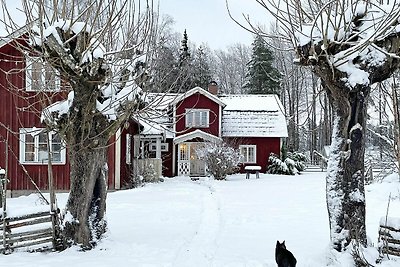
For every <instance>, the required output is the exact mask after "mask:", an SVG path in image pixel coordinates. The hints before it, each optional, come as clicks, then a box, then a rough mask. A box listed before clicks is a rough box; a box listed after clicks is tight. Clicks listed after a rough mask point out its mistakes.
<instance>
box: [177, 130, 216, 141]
mask: <svg viewBox="0 0 400 267" xmlns="http://www.w3.org/2000/svg"><path fill="white" fill-rule="evenodd" d="M193 138H201V139H204V140H206V141H210V142H216V143H220V142H222V139H221V138H220V137H218V136H215V135H212V134H209V133H206V132H203V131H202V130H199V129H197V130H195V131H193V132H190V133H187V134H183V135H180V136H178V137H175V138H174V144H178V143H182V142H185V141H187V140H190V139H193Z"/></svg>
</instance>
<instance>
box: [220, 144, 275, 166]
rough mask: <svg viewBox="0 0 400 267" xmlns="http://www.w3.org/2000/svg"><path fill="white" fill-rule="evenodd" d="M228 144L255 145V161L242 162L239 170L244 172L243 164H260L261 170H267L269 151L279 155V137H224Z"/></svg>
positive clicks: (236, 145) (237, 145)
mask: <svg viewBox="0 0 400 267" xmlns="http://www.w3.org/2000/svg"><path fill="white" fill-rule="evenodd" d="M224 141H226V142H227V143H229V144H233V145H234V146H235V147H239V145H256V146H257V147H256V163H254V164H249V163H246V164H242V166H241V170H240V171H241V172H242V173H243V172H244V167H245V166H261V172H266V171H267V166H268V157H269V155H270V154H271V153H274V154H276V155H280V154H281V153H280V138H279V137H240V138H232V137H229V138H224Z"/></svg>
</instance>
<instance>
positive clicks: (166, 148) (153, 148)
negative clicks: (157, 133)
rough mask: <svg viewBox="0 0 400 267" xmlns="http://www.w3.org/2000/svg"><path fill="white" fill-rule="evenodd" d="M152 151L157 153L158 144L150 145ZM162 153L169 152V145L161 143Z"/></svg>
mask: <svg viewBox="0 0 400 267" xmlns="http://www.w3.org/2000/svg"><path fill="white" fill-rule="evenodd" d="M149 150H150V151H156V150H157V143H155V142H152V143H151V144H150V148H149ZM161 152H168V143H161Z"/></svg>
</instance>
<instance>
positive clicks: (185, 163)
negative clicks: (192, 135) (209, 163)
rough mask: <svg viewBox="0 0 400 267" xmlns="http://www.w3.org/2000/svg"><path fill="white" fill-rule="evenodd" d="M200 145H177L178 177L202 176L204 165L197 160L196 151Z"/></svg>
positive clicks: (204, 169)
mask: <svg viewBox="0 0 400 267" xmlns="http://www.w3.org/2000/svg"><path fill="white" fill-rule="evenodd" d="M199 145H201V143H181V144H179V145H178V175H190V176H204V175H205V174H206V164H205V162H204V161H203V160H201V159H199V158H198V156H197V153H196V149H197V148H198V146H199Z"/></svg>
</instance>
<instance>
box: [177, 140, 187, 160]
mask: <svg viewBox="0 0 400 267" xmlns="http://www.w3.org/2000/svg"><path fill="white" fill-rule="evenodd" d="M179 153H180V160H188V147H187V144H181V145H179Z"/></svg>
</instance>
